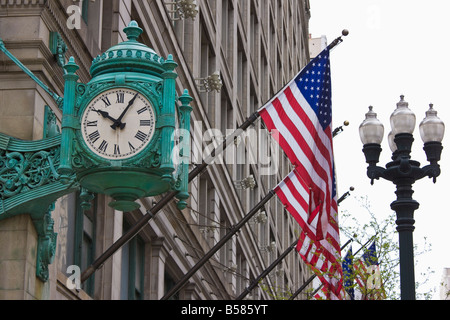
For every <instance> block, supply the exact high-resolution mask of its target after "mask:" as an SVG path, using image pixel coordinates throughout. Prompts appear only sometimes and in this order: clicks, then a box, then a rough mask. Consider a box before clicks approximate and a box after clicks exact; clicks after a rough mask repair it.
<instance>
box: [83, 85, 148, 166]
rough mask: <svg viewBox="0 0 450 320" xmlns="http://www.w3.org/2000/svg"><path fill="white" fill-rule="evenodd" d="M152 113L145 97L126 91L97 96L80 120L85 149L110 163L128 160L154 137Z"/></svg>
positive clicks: (123, 89) (108, 92)
mask: <svg viewBox="0 0 450 320" xmlns="http://www.w3.org/2000/svg"><path fill="white" fill-rule="evenodd" d="M155 121H156V117H155V112H154V110H153V106H152V104H151V103H150V102H149V100H148V99H147V98H145V96H144V95H143V94H142V93H140V92H138V91H135V90H132V89H127V88H115V89H110V90H108V91H106V92H103V93H101V94H99V95H97V96H96V97H95V98H94V99H92V101H91V102H90V103H89V104H88V106H87V107H86V109H85V110H84V113H83V115H82V117H81V133H82V136H83V140H84V142H85V143H86V145H87V147H88V148H89V149H90V150H91V151H92V152H93V153H94V154H96V155H97V156H99V157H101V158H105V159H109V160H124V159H129V158H131V157H133V156H135V155H137V154H139V153H140V152H142V151H143V150H145V147H146V146H147V145H148V144H149V143H150V141H151V140H152V138H153V135H154V133H155Z"/></svg>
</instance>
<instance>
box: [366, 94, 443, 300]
mask: <svg viewBox="0 0 450 320" xmlns="http://www.w3.org/2000/svg"><path fill="white" fill-rule="evenodd" d="M390 122H391V127H392V131H391V133H389V135H388V139H389V146H390V148H391V150H392V162H389V163H388V164H387V165H386V168H382V167H379V166H377V163H378V162H379V158H380V154H381V150H382V149H381V142H382V141H383V135H384V126H383V124H382V123H381V122H380V121H379V120H378V119H377V114H376V113H375V112H374V111H373V107H369V112H368V113H367V114H366V119H365V120H364V121H363V123H362V124H361V125H360V127H359V133H360V137H361V141H362V143H363V145H364V147H363V152H364V155H365V157H366V162H367V163H368V165H369V166H368V168H367V176H368V177H369V178H370V179H371V183H372V184H373V183H374V180H378V179H379V178H384V179H386V180H389V181H392V182H393V183H394V184H395V185H396V187H397V191H396V195H397V200H395V201H394V202H393V203H392V204H391V208H392V210H394V211H395V212H396V214H397V221H396V224H397V231H398V233H399V249H400V290H401V299H402V300H415V298H416V296H415V280H414V252H413V231H414V211H415V210H416V209H418V208H419V203H418V202H417V201H415V200H413V199H412V194H413V193H414V191H413V189H412V185H413V184H414V183H415V182H416V181H417V180H420V179H422V178H424V177H429V178H432V179H433V182H436V178H437V177H438V176H439V175H440V173H441V170H440V167H439V164H438V161H439V160H440V158H441V153H442V149H443V148H442V139H443V138H444V132H445V125H444V123H443V122H442V120H441V119H439V118H438V117H437V112H436V111H435V110H434V109H433V105H430V109H429V110H428V111H427V112H426V117H425V119H424V120H423V121H422V122H421V124H420V126H419V129H420V135H421V138H422V140H423V142H424V150H425V153H426V156H427V160H428V162H429V165H427V166H425V167H423V168H422V167H420V163H419V162H417V161H414V160H411V155H410V154H411V147H412V144H413V142H414V138H413V132H414V128H415V126H416V116H415V115H414V113H413V112H412V111H411V110H410V109H409V108H408V103H407V102H406V101H405V100H404V96H401V97H400V102H399V103H398V104H397V109H396V110H395V111H394V112H393V113H392V115H391V119H390Z"/></svg>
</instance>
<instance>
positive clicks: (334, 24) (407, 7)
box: [310, 0, 450, 299]
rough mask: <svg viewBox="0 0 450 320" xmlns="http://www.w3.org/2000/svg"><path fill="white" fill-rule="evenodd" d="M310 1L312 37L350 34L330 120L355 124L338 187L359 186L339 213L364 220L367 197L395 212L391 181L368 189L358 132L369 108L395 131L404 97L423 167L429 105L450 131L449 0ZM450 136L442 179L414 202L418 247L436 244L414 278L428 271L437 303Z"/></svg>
mask: <svg viewBox="0 0 450 320" xmlns="http://www.w3.org/2000/svg"><path fill="white" fill-rule="evenodd" d="M310 3H311V20H310V33H311V34H312V36H313V37H320V36H321V35H325V36H326V37H327V39H328V43H331V42H332V41H333V40H334V39H335V38H336V37H338V36H340V35H341V31H342V30H343V29H348V30H349V31H350V34H349V36H348V37H345V38H344V42H343V43H342V44H340V45H339V46H338V47H336V48H335V49H334V50H333V51H332V53H331V68H332V76H333V78H332V79H333V83H332V85H333V116H334V118H333V123H334V126H335V127H337V126H340V125H342V123H343V122H344V121H345V120H348V121H350V126H349V127H346V128H345V131H344V132H343V133H341V134H340V135H339V136H338V137H336V139H335V145H334V149H335V150H334V151H335V158H336V159H335V161H336V167H337V179H338V188H339V192H340V194H341V195H342V194H343V193H344V192H346V191H347V190H348V188H349V187H350V186H354V187H355V188H356V190H355V191H354V192H353V193H352V196H351V197H349V198H348V199H346V200H345V201H344V202H342V204H341V209H342V210H348V211H350V212H351V213H352V214H353V213H354V215H355V216H356V217H358V215H361V216H363V215H364V213H365V210H364V209H362V208H361V207H360V205H359V204H358V202H357V201H356V197H360V196H369V200H370V202H371V204H372V210H373V211H374V212H375V213H377V214H378V213H379V214H380V215H382V214H386V212H391V209H390V204H391V202H392V201H394V200H395V197H396V196H395V194H394V191H395V186H394V185H393V184H392V183H391V182H388V181H386V180H379V181H376V182H375V185H374V186H371V185H370V181H369V179H368V178H367V176H366V168H367V166H366V163H365V158H364V154H363V153H362V144H361V141H360V138H359V131H358V128H359V125H360V124H361V122H362V121H363V120H364V117H365V113H366V112H367V111H368V107H369V106H370V105H372V106H374V111H375V112H377V113H378V118H379V119H380V120H381V121H382V123H383V124H384V127H385V136H387V134H388V133H389V132H390V130H391V127H390V123H389V117H390V115H391V113H392V112H393V111H394V109H395V108H396V104H397V102H398V101H399V100H400V95H402V94H403V95H405V100H406V101H408V102H409V108H410V109H411V110H412V111H414V113H415V114H416V117H417V129H416V131H415V133H414V136H415V143H414V147H413V148H414V150H413V153H412V158H413V159H414V160H417V161H419V162H421V164H422V166H424V165H427V164H428V163H427V161H426V157H425V153H424V151H423V150H422V148H423V142H422V140H421V138H420V135H419V130H418V125H419V123H420V122H421V121H422V120H423V118H424V117H425V112H426V111H427V110H428V105H429V104H430V103H433V104H434V109H435V110H436V111H438V116H439V117H440V118H441V119H442V120H443V121H444V122H445V123H446V125H447V128H449V126H450V108H449V107H450V106H449V105H450V100H449V94H448V92H449V91H450V80H449V75H450V59H449V57H448V56H449V55H450V53H449V50H448V49H449V45H448V41H449V39H448V32H449V30H450V19H448V14H449V12H450V1H446V0H429V1H419V0H395V1H393V0H376V1H374V0H372V1H371V0H340V1H336V0H310ZM449 134H450V131H449V130H447V136H446V138H444V141H443V144H444V152H443V154H442V160H441V162H440V164H441V169H442V174H441V176H440V177H439V178H438V180H437V183H436V184H435V185H434V184H433V182H432V180H430V179H428V178H424V179H422V180H420V181H417V182H416V183H415V185H414V186H413V189H414V191H415V193H414V195H413V198H414V199H415V200H417V201H418V202H419V203H420V208H419V209H418V210H417V211H416V212H415V219H416V223H415V227H416V230H415V232H414V240H415V243H417V244H419V245H420V244H421V243H423V242H424V241H423V238H424V237H427V239H428V241H429V242H430V243H431V244H432V251H431V252H430V253H428V254H426V255H422V256H420V257H419V264H418V265H417V266H416V281H418V280H421V276H420V273H421V272H425V270H426V268H427V267H431V269H432V270H433V271H434V272H435V274H434V275H432V276H430V282H431V284H430V286H427V287H423V288H424V289H428V288H433V287H436V294H435V295H434V298H435V299H438V298H439V289H438V284H439V282H440V280H441V276H442V270H443V268H445V267H450V250H449V245H450V237H449V233H450V232H449V226H450V210H449V209H448V207H447V203H446V201H445V200H446V197H448V196H450V188H449V186H450V185H449V181H450V166H449V165H448V164H450V146H449V144H448V141H450V140H449V138H448V135H449ZM382 147H383V152H382V154H381V158H380V163H379V165H380V166H384V165H385V164H386V163H387V162H389V161H390V157H391V151H390V149H389V146H388V144H387V139H386V138H385V140H384V141H383V145H382ZM342 240H344V241H346V239H342ZM342 240H341V241H342ZM344 241H342V243H344ZM356 249H359V248H354V251H355V250H356ZM345 252H346V251H345V250H344V252H343V254H345ZM419 291H426V290H420V289H419Z"/></svg>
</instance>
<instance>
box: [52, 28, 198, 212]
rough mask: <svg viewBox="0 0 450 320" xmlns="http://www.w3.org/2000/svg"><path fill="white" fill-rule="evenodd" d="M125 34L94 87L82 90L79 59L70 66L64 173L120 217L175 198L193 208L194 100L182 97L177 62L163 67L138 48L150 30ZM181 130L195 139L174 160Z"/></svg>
mask: <svg viewBox="0 0 450 320" xmlns="http://www.w3.org/2000/svg"><path fill="white" fill-rule="evenodd" d="M124 32H125V33H126V34H127V37H128V41H124V42H122V43H119V44H117V45H115V46H113V47H111V48H110V49H108V50H107V51H106V52H105V53H103V54H102V55H100V56H98V57H96V58H95V59H94V61H93V62H92V66H91V70H90V73H91V76H92V79H91V81H90V82H89V83H87V84H82V83H78V82H77V80H78V77H77V76H76V74H75V72H76V70H77V69H78V66H77V65H76V64H75V61H74V59H73V58H71V59H69V63H68V64H67V65H66V66H65V69H66V71H67V73H66V74H65V75H64V79H65V89H64V90H65V91H64V106H63V121H62V134H61V136H62V137H61V140H62V143H61V144H62V145H63V146H64V147H63V148H62V151H61V157H60V158H61V164H60V166H59V168H58V173H59V174H60V176H61V177H62V179H64V181H66V183H70V181H71V177H72V175H73V174H75V175H76V181H77V182H79V184H80V186H81V187H83V188H85V189H87V190H89V191H90V192H94V193H102V194H106V195H108V196H110V197H111V198H112V199H113V201H112V202H111V203H110V204H109V205H110V206H111V207H113V208H114V209H116V210H119V211H125V212H129V211H132V210H135V209H137V208H139V206H140V205H139V204H138V203H137V202H136V200H137V199H140V198H144V197H150V196H155V195H159V194H162V193H165V192H168V191H176V192H177V193H176V194H177V195H176V197H177V198H178V199H179V200H180V201H179V202H178V204H177V205H178V207H179V208H180V209H182V208H185V207H186V199H187V198H188V197H189V194H188V186H187V183H188V169H189V168H188V161H189V155H190V144H189V143H188V142H189V141H190V135H189V134H188V132H189V131H190V112H191V111H192V108H191V107H190V106H189V103H190V102H191V101H192V98H191V97H190V96H189V95H188V93H187V91H185V92H184V93H183V95H181V96H180V97H177V94H176V78H177V74H176V72H175V71H174V70H175V68H176V67H177V64H176V62H175V61H174V60H173V57H172V55H169V56H168V57H167V59H163V58H161V57H159V56H158V55H157V54H156V52H155V51H154V50H152V49H151V48H149V47H147V46H146V45H144V44H142V43H140V42H138V41H137V38H138V37H139V36H140V34H141V33H142V29H141V28H139V26H138V25H137V23H136V22H134V21H132V22H131V23H130V25H129V26H128V27H127V28H125V29H124ZM177 100H179V101H180V102H181V106H179V107H177V104H178V101H177ZM177 108H178V110H177ZM177 112H179V114H178V116H179V117H177ZM178 124H180V129H184V131H183V132H187V134H186V133H185V137H184V143H182V144H181V145H182V147H183V148H181V149H180V148H178V149H180V151H177V152H175V153H176V157H172V155H173V154H174V148H175V143H176V142H175V141H174V140H175V138H174V136H175V131H176V127H177V125H178ZM180 139H181V138H180ZM178 149H177V150H178Z"/></svg>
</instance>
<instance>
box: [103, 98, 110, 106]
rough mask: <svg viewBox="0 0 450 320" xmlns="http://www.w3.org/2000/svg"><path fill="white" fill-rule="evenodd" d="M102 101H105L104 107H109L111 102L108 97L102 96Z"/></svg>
mask: <svg viewBox="0 0 450 320" xmlns="http://www.w3.org/2000/svg"><path fill="white" fill-rule="evenodd" d="M102 101H103V102H104V103H105V105H106V107H109V106H110V105H111V102H110V101H109V99H108V97H104V98H102Z"/></svg>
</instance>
